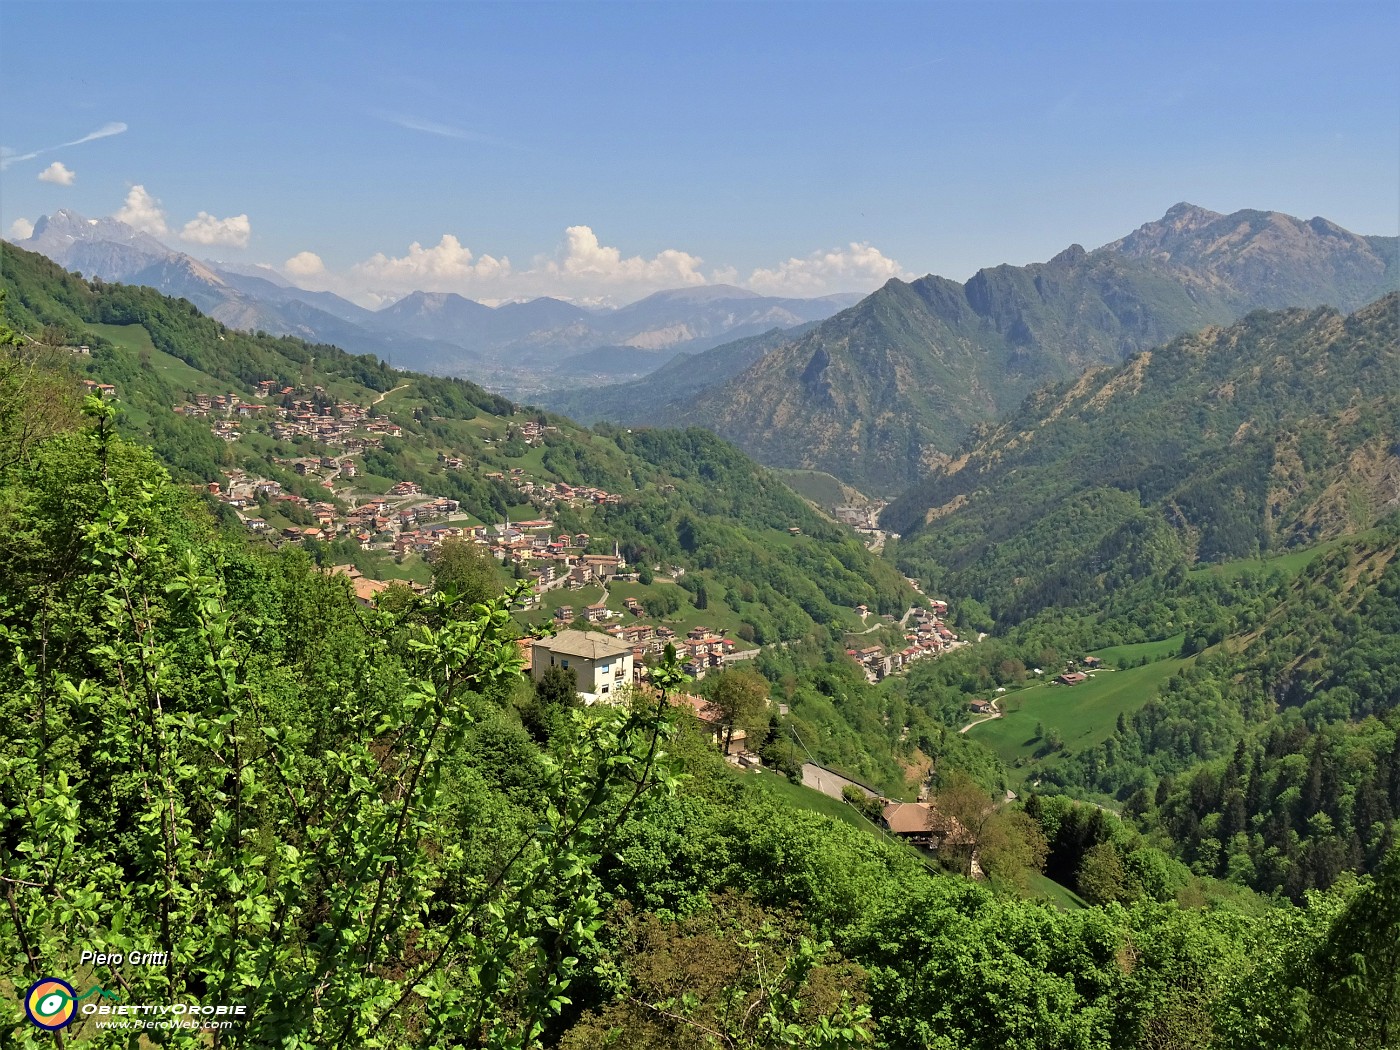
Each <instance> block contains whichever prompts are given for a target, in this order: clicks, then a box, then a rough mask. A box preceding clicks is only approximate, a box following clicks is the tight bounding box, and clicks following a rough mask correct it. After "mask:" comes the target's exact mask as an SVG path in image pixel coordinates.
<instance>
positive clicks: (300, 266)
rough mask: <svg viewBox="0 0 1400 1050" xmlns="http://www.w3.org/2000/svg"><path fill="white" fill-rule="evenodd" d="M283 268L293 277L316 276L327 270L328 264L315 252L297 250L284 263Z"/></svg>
mask: <svg viewBox="0 0 1400 1050" xmlns="http://www.w3.org/2000/svg"><path fill="white" fill-rule="evenodd" d="M282 269H283V270H284V271H285V272H286V273H289V274H291V275H292V276H293V277H315V276H316V275H317V274H321V273H325V272H326V264H325V263H324V262H322V261H321V257H320V256H319V255H317V254H316V253H315V252H297V253H296V254H295V255H293V256H292V257H291V258H290V259H288V260H287V261H286V262H284V263H283V264H282Z"/></svg>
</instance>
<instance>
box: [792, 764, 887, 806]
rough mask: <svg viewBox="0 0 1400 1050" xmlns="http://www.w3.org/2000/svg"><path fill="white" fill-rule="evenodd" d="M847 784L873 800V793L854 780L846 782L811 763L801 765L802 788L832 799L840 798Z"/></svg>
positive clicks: (844, 779) (837, 774) (841, 777)
mask: <svg viewBox="0 0 1400 1050" xmlns="http://www.w3.org/2000/svg"><path fill="white" fill-rule="evenodd" d="M847 784H850V785H852V786H853V787H858V788H860V790H861V791H863V792H865V795H866V797H867V798H875V797H876V795H875V792H873V791H871V790H870V789H869V788H868V787H866V786H865V785H864V784H857V783H856V782H855V781H854V780H847V779H846V778H845V777H843V776H841V774H839V773H833V772H832V771H831V770H829V769H826V768H825V767H823V766H819V765H816V764H815V763H812V762H804V763H802V786H803V787H809V788H813V789H815V790H817V791H820V792H821V793H822V794H823V795H830V796H831V797H832V798H842V797H843V796H842V794H841V789H842V788H844V787H845V786H846V785H847Z"/></svg>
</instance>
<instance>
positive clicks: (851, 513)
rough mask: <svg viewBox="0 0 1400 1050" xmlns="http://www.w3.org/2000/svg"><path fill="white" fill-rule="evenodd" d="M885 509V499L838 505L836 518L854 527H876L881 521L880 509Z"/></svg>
mask: <svg viewBox="0 0 1400 1050" xmlns="http://www.w3.org/2000/svg"><path fill="white" fill-rule="evenodd" d="M884 509H885V504H884V502H883V501H881V502H879V503H866V504H862V505H860V506H846V507H836V508H835V514H836V520H837V521H839V522H840V523H841V524H842V525H849V526H851V528H853V529H874V528H877V527H878V525H879V521H880V511H882V510H884Z"/></svg>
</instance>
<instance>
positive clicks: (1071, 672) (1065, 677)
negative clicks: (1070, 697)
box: [1055, 656, 1103, 685]
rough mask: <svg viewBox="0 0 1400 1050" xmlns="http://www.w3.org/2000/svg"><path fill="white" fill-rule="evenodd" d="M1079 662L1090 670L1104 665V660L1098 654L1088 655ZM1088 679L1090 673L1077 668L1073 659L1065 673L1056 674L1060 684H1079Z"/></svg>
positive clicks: (1057, 681)
mask: <svg viewBox="0 0 1400 1050" xmlns="http://www.w3.org/2000/svg"><path fill="white" fill-rule="evenodd" d="M1079 663H1080V666H1082V667H1085V668H1087V669H1088V670H1090V671H1094V670H1097V669H1098V668H1099V667H1102V666H1103V661H1102V660H1100V659H1099V658H1098V657H1097V656H1086V657H1084V659H1082V660H1080V661H1079ZM1088 680H1089V675H1088V674H1087V673H1086V672H1084V671H1080V670H1077V669H1076V668H1075V666H1074V661H1073V660H1071V661H1070V664H1069V666H1068V667H1067V668H1065V670H1064V673H1062V674H1058V675H1056V676H1055V681H1056V683H1058V684H1059V685H1079V684H1080V683H1082V682H1087V681H1088Z"/></svg>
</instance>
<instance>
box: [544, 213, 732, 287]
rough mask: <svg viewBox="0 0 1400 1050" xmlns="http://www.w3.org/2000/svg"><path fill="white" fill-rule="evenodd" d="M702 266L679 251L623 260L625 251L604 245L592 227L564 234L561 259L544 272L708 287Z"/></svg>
mask: <svg viewBox="0 0 1400 1050" xmlns="http://www.w3.org/2000/svg"><path fill="white" fill-rule="evenodd" d="M701 262H703V260H702V259H700V258H699V257H698V256H694V255H691V254H690V253H689V252H683V251H679V250H677V249H675V248H667V249H666V250H665V251H662V252H659V253H657V254H656V255H655V256H654V257H653V258H650V259H644V258H642V257H641V256H640V255H633V256H631V257H629V258H623V256H622V252H621V250H619V249H617V248H610V247H608V246H606V245H603V244H600V243H599V242H598V235H597V234H595V233H594V232H593V230H592V228H591V227H588V226H570V227H569V228H568V229H567V230H565V231H564V248H563V252H562V254H561V256H560V258H559V259H557V260H549V261H548V262H546V263H545V266H544V269H545V271H546V272H547V273H550V274H553V275H555V276H559V277H566V278H570V279H574V280H584V281H590V282H602V283H605V284H624V283H626V284H641V285H656V286H659V287H666V288H672V287H675V286H676V285H678V284H704V283H705V275H704V274H702V273H701V272H700V263H701Z"/></svg>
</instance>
